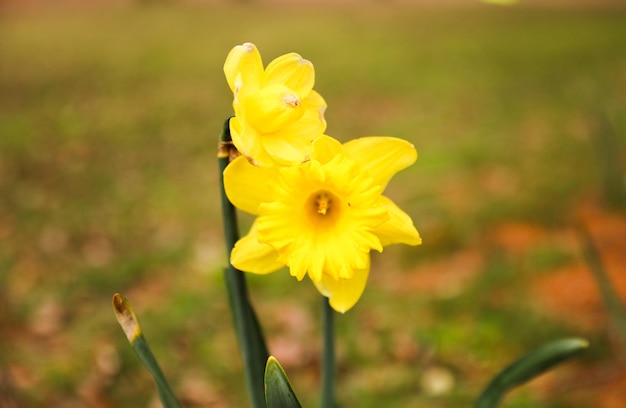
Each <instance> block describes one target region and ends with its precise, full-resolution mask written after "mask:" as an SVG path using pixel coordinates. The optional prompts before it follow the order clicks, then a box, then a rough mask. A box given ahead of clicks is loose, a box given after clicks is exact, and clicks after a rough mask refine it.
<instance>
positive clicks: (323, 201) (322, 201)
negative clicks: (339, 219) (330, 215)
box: [315, 193, 333, 215]
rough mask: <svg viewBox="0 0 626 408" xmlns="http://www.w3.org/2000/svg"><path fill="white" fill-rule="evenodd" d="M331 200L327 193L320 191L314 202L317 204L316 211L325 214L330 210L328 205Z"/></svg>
mask: <svg viewBox="0 0 626 408" xmlns="http://www.w3.org/2000/svg"><path fill="white" fill-rule="evenodd" d="M332 202H333V201H332V200H331V199H330V197H329V196H328V194H327V193H320V194H318V195H317V197H316V200H315V203H316V204H317V213H318V214H322V215H326V213H327V212H329V211H330V205H331V203H332Z"/></svg>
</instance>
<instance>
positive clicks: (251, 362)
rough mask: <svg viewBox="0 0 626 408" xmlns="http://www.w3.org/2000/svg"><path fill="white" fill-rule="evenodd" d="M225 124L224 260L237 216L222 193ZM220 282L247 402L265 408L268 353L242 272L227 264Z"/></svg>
mask: <svg viewBox="0 0 626 408" xmlns="http://www.w3.org/2000/svg"><path fill="white" fill-rule="evenodd" d="M229 122H230V118H229V119H227V120H226V122H225V123H224V127H223V129H222V134H221V136H220V144H219V148H218V156H217V157H218V164H219V171H220V177H219V179H220V192H221V197H222V219H223V222H224V237H225V239H226V253H227V256H228V258H230V253H231V251H232V250H233V247H234V246H235V243H236V242H237V241H238V240H239V228H238V225H237V212H236V210H235V207H234V206H233V204H232V203H231V202H230V201H229V200H228V197H227V196H226V192H225V190H224V177H223V174H224V170H225V169H226V166H228V163H229V162H230V159H231V156H232V153H234V152H236V150H235V147H234V146H233V145H232V140H231V138H230V128H229ZM224 281H225V282H226V290H227V292H228V300H229V304H230V310H231V314H232V318H233V324H234V326H235V331H236V333H237V340H238V342H239V348H240V350H241V354H242V359H243V363H244V370H245V376H246V384H247V387H248V393H249V396H250V401H251V404H252V407H253V408H265V389H264V376H265V365H266V362H267V359H268V357H269V352H268V350H267V346H266V344H265V339H264V337H263V333H262V330H261V326H260V324H259V322H258V319H257V317H256V314H255V312H254V309H253V308H252V305H251V304H250V300H249V296H248V287H247V283H246V278H245V276H244V273H243V272H241V271H240V270H238V269H235V267H233V266H232V265H231V264H230V262H229V265H228V267H227V268H225V269H224Z"/></svg>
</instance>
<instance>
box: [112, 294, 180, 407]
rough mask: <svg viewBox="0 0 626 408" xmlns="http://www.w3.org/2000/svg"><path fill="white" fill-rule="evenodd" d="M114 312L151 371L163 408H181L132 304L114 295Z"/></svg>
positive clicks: (134, 347) (140, 358) (134, 348)
mask: <svg viewBox="0 0 626 408" xmlns="http://www.w3.org/2000/svg"><path fill="white" fill-rule="evenodd" d="M113 310H114V311H115V317H117V321H118V323H119V324H120V326H122V329H123V330H124V333H126V338H128V342H129V343H130V345H131V346H132V347H133V350H134V351H135V354H137V357H139V360H141V362H142V363H143V364H144V366H145V367H146V368H147V369H148V371H150V374H152V378H153V379H154V383H155V384H156V387H157V391H158V393H159V398H160V399H161V403H162V404H163V407H164V408H179V407H180V405H179V404H178V400H177V399H176V396H175V395H174V393H173V392H172V389H171V388H170V386H169V384H168V382H167V380H166V379H165V375H164V374H163V371H161V367H159V363H158V362H157V360H156V358H155V357H154V354H152V350H150V346H149V345H148V342H147V341H146V339H145V337H144V336H143V333H142V331H141V327H140V326H139V322H138V321H137V316H136V315H135V312H134V311H133V308H132V306H131V305H130V302H128V300H127V299H126V298H124V297H123V296H122V295H120V294H119V293H116V294H115V295H113Z"/></svg>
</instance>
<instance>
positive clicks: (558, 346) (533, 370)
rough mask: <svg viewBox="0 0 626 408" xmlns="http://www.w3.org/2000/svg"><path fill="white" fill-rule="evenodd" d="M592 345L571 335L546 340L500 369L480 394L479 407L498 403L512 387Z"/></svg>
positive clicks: (488, 406) (491, 407)
mask: <svg viewBox="0 0 626 408" xmlns="http://www.w3.org/2000/svg"><path fill="white" fill-rule="evenodd" d="M587 347H589V343H588V342H587V340H583V339H578V338H570V339H562V340H556V341H553V342H550V343H546V344H544V345H542V346H539V347H538V348H536V349H534V350H532V351H530V352H529V353H527V354H526V355H524V356H522V357H521V358H519V359H518V360H516V361H515V362H513V363H512V364H510V365H509V366H508V367H506V368H505V369H504V370H502V371H501V372H500V374H498V375H497V376H496V377H495V378H494V379H493V380H491V382H490V383H489V385H488V386H487V388H485V390H484V391H483V393H482V394H481V395H480V397H479V398H478V401H477V402H476V405H475V408H493V407H497V406H498V404H499V403H500V401H501V400H502V398H503V397H504V395H505V394H506V393H507V392H508V391H510V390H511V389H513V388H515V387H517V386H518V385H521V384H523V383H525V382H527V381H529V380H531V379H532V378H534V377H537V376H538V375H540V374H542V373H544V372H545V371H548V370H549V369H551V368H552V367H553V366H555V365H557V364H559V363H561V362H563V361H565V360H567V359H569V358H571V357H573V356H575V355H577V354H579V353H580V352H582V351H583V350H585V349H586V348H587Z"/></svg>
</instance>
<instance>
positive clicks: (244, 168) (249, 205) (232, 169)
mask: <svg viewBox="0 0 626 408" xmlns="http://www.w3.org/2000/svg"><path fill="white" fill-rule="evenodd" d="M276 172H277V170H275V169H272V168H269V167H260V166H254V165H252V164H250V163H249V162H248V160H247V159H246V158H245V157H243V156H239V157H237V158H236V159H235V160H233V161H232V162H231V163H230V164H229V165H228V166H226V169H225V170H224V189H225V190H226V195H227V196H228V199H229V200H230V202H231V203H233V205H234V206H235V207H237V208H239V209H241V210H243V211H246V212H249V213H250V214H258V207H259V204H260V203H261V202H263V201H267V199H268V197H271V194H272V193H271V189H270V183H271V180H275V179H276Z"/></svg>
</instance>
